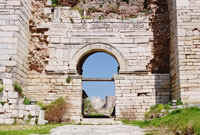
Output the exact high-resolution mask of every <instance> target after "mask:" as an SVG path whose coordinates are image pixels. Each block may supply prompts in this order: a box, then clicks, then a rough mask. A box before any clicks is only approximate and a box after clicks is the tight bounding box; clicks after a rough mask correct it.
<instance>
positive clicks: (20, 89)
mask: <svg viewBox="0 0 200 135" xmlns="http://www.w3.org/2000/svg"><path fill="white" fill-rule="evenodd" d="M13 86H14V90H15V91H16V92H17V93H18V94H19V95H20V96H21V97H24V95H23V90H22V87H21V86H20V85H19V84H18V83H17V82H15V83H14V85H13Z"/></svg>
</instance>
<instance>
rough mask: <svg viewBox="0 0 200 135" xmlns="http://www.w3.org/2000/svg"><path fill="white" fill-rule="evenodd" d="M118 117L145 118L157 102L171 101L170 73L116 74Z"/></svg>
mask: <svg viewBox="0 0 200 135" xmlns="http://www.w3.org/2000/svg"><path fill="white" fill-rule="evenodd" d="M115 86H116V87H115V96H116V117H117V118H127V119H144V113H145V112H146V111H148V109H149V108H150V107H151V106H152V105H155V104H165V103H168V101H169V95H170V91H169V89H170V83H169V75H168V74H146V73H144V74H129V75H117V76H115Z"/></svg>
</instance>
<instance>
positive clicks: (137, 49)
mask: <svg viewBox="0 0 200 135" xmlns="http://www.w3.org/2000/svg"><path fill="white" fill-rule="evenodd" d="M46 10H49V9H48V8H46ZM53 13H54V14H53V15H52V16H54V17H53V19H52V20H51V21H50V22H48V23H41V24H39V25H38V26H37V27H38V28H40V29H48V31H47V32H45V33H44V35H48V38H47V41H48V54H49V60H48V63H47V64H46V66H45V67H44V69H43V71H41V72H38V71H37V70H33V69H31V70H32V71H29V72H28V86H27V87H26V94H27V95H28V96H29V97H31V98H32V99H34V100H40V101H43V102H45V103H49V102H51V101H53V100H55V99H56V98H58V97H60V96H64V97H66V101H67V102H68V103H70V104H71V108H70V109H68V112H67V113H66V115H65V118H64V119H65V120H67V119H72V120H80V119H81V117H82V116H81V104H82V100H81V95H82V78H81V73H82V64H83V63H84V61H85V59H86V58H87V57H88V56H89V55H91V54H93V53H95V52H106V53H108V54H110V55H112V56H113V57H115V58H116V60H117V61H118V63H119V66H120V67H119V75H118V76H119V78H121V77H122V78H124V79H122V80H120V79H118V78H116V79H115V83H116V96H117V97H118V98H117V101H116V102H117V105H116V108H118V109H116V113H117V117H118V118H122V117H123V113H121V111H120V109H119V108H123V107H127V111H128V112H129V113H132V112H134V114H135V115H137V116H136V117H135V118H137V119H142V118H143V116H144V112H145V111H146V110H147V109H148V108H149V107H150V106H151V105H153V104H156V103H166V102H168V101H169V87H166V88H165V87H164V88H163V85H164V83H166V85H169V78H168V75H165V74H163V75H162V74H158V75H157V74H155V75H154V74H151V75H148V64H149V63H150V61H151V60H152V59H153V58H154V54H153V52H152V48H153V38H154V37H153V32H152V29H151V26H150V25H149V24H150V20H149V18H148V16H139V17H138V18H133V19H129V20H117V19H104V20H97V19H81V17H80V15H79V13H78V11H74V10H71V9H69V8H67V7H59V8H55V9H54V12H53ZM141 73H142V74H143V73H144V75H135V74H141ZM69 76H70V78H71V79H72V80H71V82H70V83H67V82H66V79H67V78H68V77H69ZM166 76H167V77H166ZM135 77H136V78H135ZM137 77H138V78H137ZM145 77H146V78H147V80H145V79H144V78H145ZM163 77H164V79H163ZM137 79H138V80H137ZM136 80H137V81H139V82H140V88H139V87H138V88H137V89H138V90H139V89H140V91H141V93H139V94H138V95H137V92H136V91H135V89H136V88H135V85H137V83H138V82H136ZM146 84H147V86H146V87H145V85H146ZM118 85H119V86H118ZM120 85H123V86H120ZM143 85H144V87H143ZM121 87H122V88H121ZM122 89H123V90H122ZM130 89H133V91H134V92H133V93H132V94H133V95H134V96H133V95H132V94H131V93H130V95H128V94H127V91H130ZM148 90H149V91H148ZM147 91H148V92H147ZM156 91H157V96H155V93H156ZM120 94H122V95H125V96H126V97H125V96H124V98H127V97H129V98H127V99H129V100H127V101H126V100H125V102H122V98H119V97H120V96H121V95H120ZM146 94H147V95H146ZM119 95H120V96H119ZM145 96H147V99H148V100H146V101H147V102H149V103H143V100H144V99H145V98H146V97H145ZM137 97H138V98H140V99H141V100H140V101H141V102H140V103H139V104H140V105H139V104H137V103H136V102H137V101H139V100H137ZM132 101H134V102H132ZM120 102H122V103H120ZM131 102H132V103H131ZM133 105H134V106H136V107H130V106H133ZM135 111H136V112H137V113H135Z"/></svg>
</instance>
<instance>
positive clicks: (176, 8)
mask: <svg viewBox="0 0 200 135" xmlns="http://www.w3.org/2000/svg"><path fill="white" fill-rule="evenodd" d="M199 7H200V1H199V0H195V1H190V0H176V1H173V3H172V7H171V9H172V10H171V11H172V13H171V14H173V15H171V27H172V29H174V31H173V32H172V33H171V47H172V49H171V50H172V51H171V52H172V57H171V58H172V60H173V61H172V62H171V66H172V67H174V68H172V69H174V70H172V71H171V75H172V78H173V82H174V83H173V84H174V85H173V88H174V89H173V97H174V98H175V99H177V98H179V97H180V98H181V99H182V100H183V101H184V102H185V103H199V96H200V91H199V82H200V78H199V74H200V70H199V62H200V61H199V60H200V57H199V56H200V55H199V54H200V48H199V45H200V43H199V41H200V39H199V37H200V33H199V32H200V31H199V27H200V25H199V24H200V18H199V15H200V8H199ZM174 20H176V21H174ZM175 30H176V31H175ZM173 55H174V57H173ZM175 59H176V60H175ZM175 65H176V66H175ZM175 71H176V73H175Z"/></svg>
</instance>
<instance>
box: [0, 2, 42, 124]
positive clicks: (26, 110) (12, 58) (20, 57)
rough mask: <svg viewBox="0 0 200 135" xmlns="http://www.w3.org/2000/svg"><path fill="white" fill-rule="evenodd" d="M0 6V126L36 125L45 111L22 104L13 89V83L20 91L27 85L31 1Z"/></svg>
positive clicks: (21, 99) (2, 3)
mask: <svg viewBox="0 0 200 135" xmlns="http://www.w3.org/2000/svg"><path fill="white" fill-rule="evenodd" d="M0 5H1V7H0V55H1V57H0V80H1V82H2V83H3V84H2V85H3V92H1V93H0V102H1V104H0V124H14V123H15V122H19V123H25V121H29V120H30V122H31V124H35V122H36V118H37V119H38V117H39V114H41V115H44V114H43V113H44V112H42V111H41V110H40V107H38V106H36V105H24V104H23V100H24V99H23V98H21V97H20V96H19V94H18V93H17V92H16V91H14V88H13V84H14V82H18V84H19V85H20V86H21V87H23V88H24V87H25V86H26V84H27V70H28V63H27V57H28V44H29V39H30V33H29V19H30V17H31V16H32V15H31V12H30V11H31V1H29V0H9V1H7V0H1V1H0ZM41 115H40V118H41ZM28 116H31V118H28ZM42 117H43V118H44V116H42ZM40 120H43V119H40ZM40 122H41V121H40Z"/></svg>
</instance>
